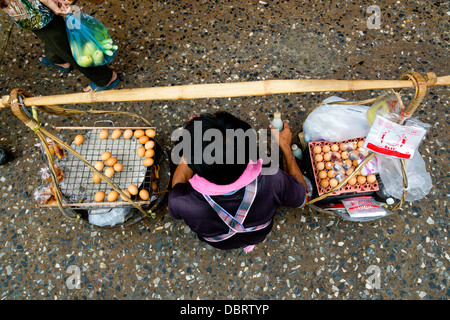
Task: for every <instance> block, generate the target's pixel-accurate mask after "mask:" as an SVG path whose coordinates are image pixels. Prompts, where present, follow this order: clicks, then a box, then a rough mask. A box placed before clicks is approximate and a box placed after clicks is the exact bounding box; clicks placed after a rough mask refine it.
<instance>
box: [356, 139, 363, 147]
mask: <svg viewBox="0 0 450 320" xmlns="http://www.w3.org/2000/svg"><path fill="white" fill-rule="evenodd" d="M363 144H364V139H362V140H359V141H358V144H357V146H358V148H361V147H362V146H363Z"/></svg>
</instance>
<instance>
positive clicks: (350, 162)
mask: <svg viewBox="0 0 450 320" xmlns="http://www.w3.org/2000/svg"><path fill="white" fill-rule="evenodd" d="M344 166H345V167H347V168H350V167H351V166H352V161H351V160H348V159H347V160H344Z"/></svg>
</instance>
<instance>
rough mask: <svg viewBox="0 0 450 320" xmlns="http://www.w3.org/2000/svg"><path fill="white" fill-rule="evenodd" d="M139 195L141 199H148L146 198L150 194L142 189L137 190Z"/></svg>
mask: <svg viewBox="0 0 450 320" xmlns="http://www.w3.org/2000/svg"><path fill="white" fill-rule="evenodd" d="M139 197H141V199H142V200H148V198H150V194H149V193H148V191H147V190H144V189H142V190H141V191H139Z"/></svg>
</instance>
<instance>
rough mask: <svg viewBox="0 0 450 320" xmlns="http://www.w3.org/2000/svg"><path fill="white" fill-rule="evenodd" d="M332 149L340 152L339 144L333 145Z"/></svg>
mask: <svg viewBox="0 0 450 320" xmlns="http://www.w3.org/2000/svg"><path fill="white" fill-rule="evenodd" d="M330 149H331V151H333V152H337V151H339V146H338V145H337V144H332V145H331V147H330Z"/></svg>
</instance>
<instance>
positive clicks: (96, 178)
mask: <svg viewBox="0 0 450 320" xmlns="http://www.w3.org/2000/svg"><path fill="white" fill-rule="evenodd" d="M92 180H93V181H94V182H95V183H99V182H100V181H102V178H100V176H99V175H98V174H97V173H94V175H93V176H92Z"/></svg>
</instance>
